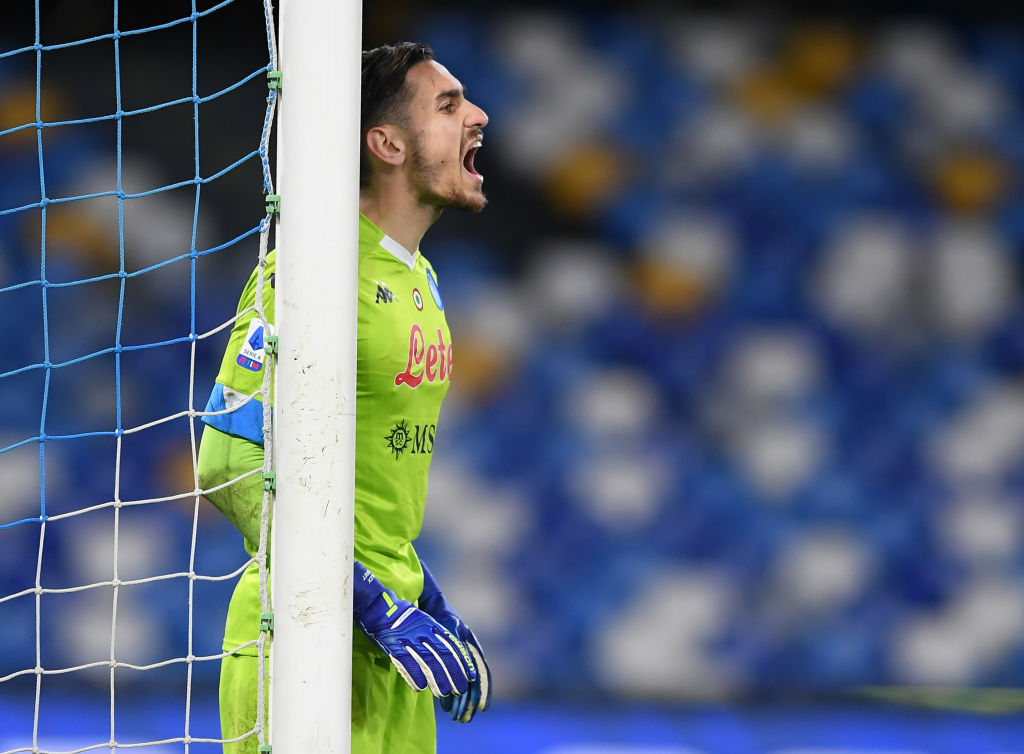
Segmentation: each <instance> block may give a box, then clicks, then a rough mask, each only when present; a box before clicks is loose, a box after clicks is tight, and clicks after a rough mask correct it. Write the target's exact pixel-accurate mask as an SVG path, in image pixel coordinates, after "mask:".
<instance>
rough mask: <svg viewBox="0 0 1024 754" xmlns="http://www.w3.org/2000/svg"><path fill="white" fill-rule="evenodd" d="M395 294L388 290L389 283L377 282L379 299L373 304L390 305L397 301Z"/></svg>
mask: <svg viewBox="0 0 1024 754" xmlns="http://www.w3.org/2000/svg"><path fill="white" fill-rule="evenodd" d="M397 300H398V299H397V298H395V294H394V293H392V292H391V290H390V289H389V288H388V285H387V283H382V282H380V281H379V280H378V281H377V298H376V300H375V301H374V302H373V303H375V304H380V303H385V304H390V303H391V302H392V301H397Z"/></svg>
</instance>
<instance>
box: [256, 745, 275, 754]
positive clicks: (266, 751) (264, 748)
mask: <svg viewBox="0 0 1024 754" xmlns="http://www.w3.org/2000/svg"><path fill="white" fill-rule="evenodd" d="M256 751H257V752H258V754H271V752H273V751H274V747H273V746H271V745H270V744H262V745H261V746H260V747H259V748H257V749H256Z"/></svg>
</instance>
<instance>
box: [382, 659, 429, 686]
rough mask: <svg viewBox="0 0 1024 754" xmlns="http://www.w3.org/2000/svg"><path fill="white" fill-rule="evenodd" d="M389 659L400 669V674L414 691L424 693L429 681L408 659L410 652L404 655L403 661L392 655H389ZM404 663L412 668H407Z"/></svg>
mask: <svg viewBox="0 0 1024 754" xmlns="http://www.w3.org/2000/svg"><path fill="white" fill-rule="evenodd" d="M388 657H390V658H391V663H392V664H393V665H394V666H395V667H396V668H397V669H398V674H399V675H401V676H402V678H404V679H405V682H406V683H408V684H409V687H410V688H412V690H413V691H423V689H425V688H426V687H427V679H426V677H425V676H424V675H423V672H422V671H421V670H420V669H419V667H417V666H416V665H415V664H413V663H412V662H409V661H408V660H407V659H406V658H408V657H409V653H408V652H404V653H403V659H401V660H400V659H399V658H398V657H396V656H395V655H392V654H389V655H388ZM404 662H409V665H410V667H406V666H405V664H404Z"/></svg>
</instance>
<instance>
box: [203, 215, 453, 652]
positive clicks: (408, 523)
mask: <svg viewBox="0 0 1024 754" xmlns="http://www.w3.org/2000/svg"><path fill="white" fill-rule="evenodd" d="M339 253H341V252H340V251H339ZM275 263H276V255H275V253H274V252H271V253H270V254H269V255H268V257H267V266H266V268H265V271H264V285H263V307H264V312H265V314H266V317H267V320H268V321H269V323H270V324H271V325H272V324H273V318H274V270H275ZM257 276H258V270H256V271H254V272H253V275H252V277H251V278H250V279H249V282H248V284H247V285H246V287H245V289H244V291H243V293H242V297H241V300H240V301H239V304H238V312H239V313H241V312H245V311H246V310H247V309H250V308H251V307H252V306H253V305H254V301H255V292H256V288H257V285H258V282H257V281H258V277H257ZM264 337H265V333H264V332H263V326H262V324H261V322H260V320H259V318H258V317H257V316H256V313H255V311H249V312H247V313H245V314H241V316H239V318H238V319H237V321H236V322H235V324H234V326H233V328H232V331H231V337H230V340H229V341H228V346H227V350H226V351H225V353H224V358H223V361H222V363H221V368H220V372H219V373H218V375H217V381H216V384H215V386H214V390H213V393H212V395H211V397H210V401H209V404H208V405H207V411H225V410H226V409H232V408H234V410H233V411H230V412H228V413H222V414H215V415H212V416H205V417H204V421H205V422H206V423H207V424H210V425H211V426H212V427H214V428H216V429H219V430H220V431H222V432H226V433H228V434H230V435H235V436H237V437H242V438H245V439H247V440H251V441H252V442H255V443H259V444H262V443H263V405H262V403H260V402H259V400H258V396H257V398H256V399H255V400H247V398H248V396H250V395H253V394H254V393H258V391H259V388H260V385H261V384H262V381H263V370H264V369H265V368H266V364H267V363H268V360H267V359H266V356H265V353H264V349H263V341H264ZM357 337H358V351H357V364H356V458H355V557H356V559H357V560H359V561H361V562H362V563H363V564H364V565H366V567H367V568H369V569H370V570H371V571H372V572H373V573H374V574H375V575H376V576H377V577H378V578H379V579H380V581H381V582H382V583H383V584H385V585H387V586H389V587H390V588H392V589H393V590H395V592H396V593H397V594H398V596H400V597H402V598H404V599H407V600H411V601H415V600H417V599H418V598H419V596H420V592H421V591H422V589H423V571H422V568H421V566H420V563H419V559H418V557H417V555H416V550H415V549H414V547H413V541H414V540H415V539H416V537H417V536H418V535H419V533H420V528H421V526H422V523H423V510H424V503H425V501H426V494H427V473H428V470H429V469H430V459H431V456H432V454H433V451H434V439H435V435H436V432H437V418H438V414H439V412H440V410H441V402H442V401H443V399H444V396H445V393H446V392H447V391H448V385H449V380H450V378H451V371H452V346H451V336H450V334H449V331H448V325H447V322H446V321H445V315H444V302H443V300H442V298H441V292H440V290H439V289H438V286H437V280H436V277H435V275H434V271H433V268H432V267H431V266H430V263H429V262H428V261H427V260H426V258H425V257H424V256H423V255H422V254H420V253H419V252H418V251H417V252H413V253H410V252H409V251H407V250H406V249H405V248H404V247H402V246H401V245H400V244H399V243H398V242H397V241H395V240H394V239H392V238H390V237H389V236H387V235H386V234H385V233H384V232H383V231H382V230H381V229H380V228H378V227H377V226H376V225H374V224H373V223H372V222H370V220H368V219H367V218H366V217H365V216H364V215H362V214H360V216H359V321H358V336H357ZM312 356H313V358H315V356H316V355H315V353H314V354H312ZM311 400H313V401H315V400H316V396H311ZM254 544H255V543H250V542H246V549H247V550H249V552H250V553H252V552H254ZM279 557H283V556H279ZM338 588H339V589H340V588H341V584H339V585H338ZM259 612H260V610H259V576H258V571H257V569H256V566H255V564H252V565H251V566H250V567H249V568H248V569H247V571H246V572H245V573H244V574H243V576H242V578H241V580H240V581H239V585H238V587H237V588H236V590H235V595H234V596H233V597H232V600H231V606H230V608H229V611H228V621H227V628H226V630H225V637H224V648H225V650H229V649H233V648H234V647H237V646H238V645H239V644H242V643H245V642H248V641H252V640H254V639H255V638H256V637H257V636H258V633H259ZM355 634H356V645H357V647H358V646H359V645H360V644H362V645H364V646H366V647H369V646H372V645H370V644H369V641H368V640H365V637H362V636H361V634H360V632H358V631H356V632H355ZM360 639H364V641H362V642H361V641H360Z"/></svg>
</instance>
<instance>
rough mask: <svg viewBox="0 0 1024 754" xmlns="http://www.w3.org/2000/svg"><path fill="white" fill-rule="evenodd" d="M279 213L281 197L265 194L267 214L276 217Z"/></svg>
mask: <svg viewBox="0 0 1024 754" xmlns="http://www.w3.org/2000/svg"><path fill="white" fill-rule="evenodd" d="M280 211H281V195H280V194H267V214H268V215H276V214H278V213H279V212H280Z"/></svg>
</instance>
